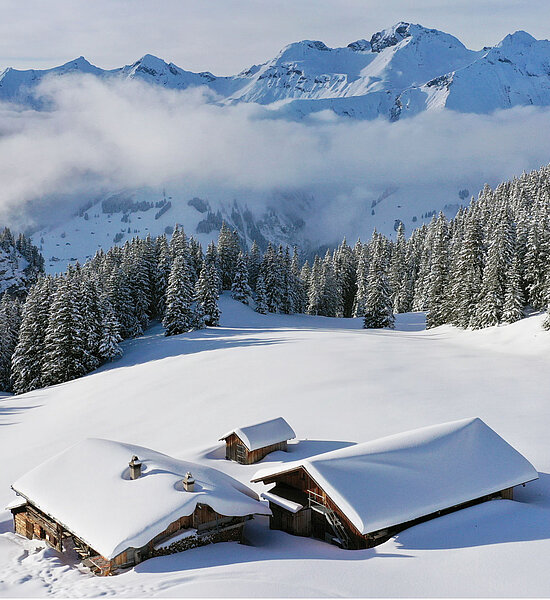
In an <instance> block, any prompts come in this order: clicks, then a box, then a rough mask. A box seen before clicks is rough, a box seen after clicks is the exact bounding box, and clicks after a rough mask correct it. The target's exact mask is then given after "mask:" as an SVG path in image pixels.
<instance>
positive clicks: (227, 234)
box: [217, 221, 241, 290]
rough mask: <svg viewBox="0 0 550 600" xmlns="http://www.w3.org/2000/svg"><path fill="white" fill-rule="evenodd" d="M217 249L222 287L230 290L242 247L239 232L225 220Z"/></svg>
mask: <svg viewBox="0 0 550 600" xmlns="http://www.w3.org/2000/svg"><path fill="white" fill-rule="evenodd" d="M217 250H218V264H219V268H220V274H221V282H222V289H224V290H230V289H231V286H232V285H233V279H234V277H235V271H236V269H237V259H238V256H239V252H240V250H241V248H240V244H239V236H238V234H237V232H236V231H231V230H230V229H229V227H228V226H227V225H226V223H225V221H224V222H223V223H222V227H221V229H220V235H219V237H218V248H217Z"/></svg>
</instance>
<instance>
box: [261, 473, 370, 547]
mask: <svg viewBox="0 0 550 600" xmlns="http://www.w3.org/2000/svg"><path fill="white" fill-rule="evenodd" d="M263 481H264V483H266V484H268V483H275V482H276V483H277V484H283V485H287V486H289V487H292V488H295V489H298V490H300V491H301V492H304V493H307V492H308V491H312V492H314V493H315V494H318V495H319V496H321V497H322V499H323V503H324V504H325V506H327V507H328V508H330V509H332V510H333V511H334V512H335V513H336V515H337V516H338V518H339V519H340V521H342V523H343V525H344V527H345V529H346V533H347V534H348V536H349V538H350V548H354V549H360V548H366V547H367V540H366V539H365V537H364V536H363V535H362V534H361V532H360V531H359V530H358V529H357V528H356V527H355V525H354V524H353V523H352V522H351V521H350V520H349V519H348V518H347V517H346V515H345V514H344V513H343V512H342V511H341V509H340V508H339V507H338V506H337V504H336V503H335V502H334V501H333V500H332V498H331V497H330V496H329V495H328V494H327V493H326V491H325V490H324V489H323V488H322V487H321V486H320V485H319V484H318V483H317V482H316V481H315V479H314V478H313V477H312V476H311V475H310V474H309V473H308V472H307V471H306V470H305V469H304V467H298V468H296V469H293V470H291V471H287V472H286V473H281V474H279V475H273V476H271V477H267V478H266V479H264V480H263ZM269 506H270V508H271V510H272V511H273V510H274V508H275V505H274V504H273V503H271V502H270V503H269ZM306 508H307V507H306ZM306 508H304V509H302V510H301V511H299V512H298V513H295V514H296V515H299V514H300V513H301V512H303V511H304V510H306ZM283 510H284V509H283ZM308 510H309V509H308ZM275 511H276V512H278V511H277V508H275ZM285 512H286V511H285ZM312 512H315V511H312ZM295 518H296V517H295ZM299 518H300V517H299ZM323 519H324V521H326V519H325V518H324V517H323ZM311 521H312V525H311V526H310V528H309V529H310V531H312V530H313V527H314V525H317V527H316V532H317V533H318V534H321V527H320V523H319V521H318V520H316V518H315V515H311ZM287 524H288V521H287ZM291 527H292V529H296V528H297V529H299V530H300V531H305V530H306V529H307V528H306V527H304V526H303V525H298V524H292V526H291ZM274 529H275V527H274ZM281 529H283V528H282V527H281ZM283 531H287V529H283ZM331 532H332V529H331V527H330V525H329V524H328V522H327V523H326V528H325V530H324V531H323V535H322V536H321V535H317V536H315V537H321V539H324V538H325V535H324V534H325V533H327V534H330V533H331ZM289 533H293V531H290V532H289ZM296 535H305V534H303V533H299V534H296Z"/></svg>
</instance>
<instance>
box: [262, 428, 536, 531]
mask: <svg viewBox="0 0 550 600" xmlns="http://www.w3.org/2000/svg"><path fill="white" fill-rule="evenodd" d="M300 466H303V467H304V468H305V469H306V471H307V472H308V473H309V474H310V475H311V476H312V477H313V478H314V479H315V481H317V483H319V484H320V485H321V487H322V488H323V489H324V490H325V491H326V492H327V494H328V495H329V496H330V498H331V499H332V500H333V501H334V502H335V503H336V505H337V506H339V507H340V509H341V510H342V511H343V512H344V514H345V515H346V516H347V517H348V518H349V520H350V521H351V522H352V523H353V524H354V525H355V527H357V529H358V530H359V531H360V532H361V533H363V534H365V533H370V532H373V531H378V530H380V529H384V528H386V527H391V526H392V525H398V524H399V523H406V522H407V521H412V520H414V519H417V518H419V517H422V516H424V515H429V514H432V513H435V512H436V511H438V510H444V509H446V508H450V507H451V506H456V505H457V504H462V503H464V502H468V501H470V500H475V499H476V498H481V497H482V496H485V495H488V494H493V493H495V492H499V491H500V490H504V489H507V488H510V487H514V486H516V485H520V484H522V483H525V482H528V481H532V480H534V479H537V478H538V475H537V472H536V471H535V469H534V468H533V466H532V465H531V464H530V463H529V461H527V460H525V458H524V457H523V456H521V454H519V453H518V452H517V451H516V450H514V448H512V447H511V446H510V445H509V444H507V443H506V442H505V441H504V440H503V439H502V438H501V437H500V436H499V435H498V434H496V433H495V432H494V431H493V430H492V429H491V428H490V427H488V426H487V425H486V424H485V423H484V422H483V421H482V420H481V419H479V418H477V417H476V418H472V419H461V420H459V421H452V422H451V423H442V424H438V425H431V426H429V427H422V428H420V429H416V430H414V431H406V432H404V433H398V434H396V435H391V436H388V437H385V438H382V439H380V440H373V441H372V442H364V443H362V444H354V445H353V446H350V447H348V448H339V449H338V450H332V451H331V452H326V453H324V454H319V455H317V456H312V457H311V458H308V459H305V460H302V461H297V462H295V463H289V464H285V465H283V466H281V467H275V468H271V469H269V468H268V469H262V470H261V471H259V472H258V473H256V474H255V475H254V480H258V479H261V480H263V479H265V478H266V477H268V476H269V475H274V474H276V473H280V472H281V471H287V470H291V469H294V468H298V467H300Z"/></svg>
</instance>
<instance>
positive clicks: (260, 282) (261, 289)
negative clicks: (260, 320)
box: [254, 273, 268, 315]
mask: <svg viewBox="0 0 550 600" xmlns="http://www.w3.org/2000/svg"><path fill="white" fill-rule="evenodd" d="M254 310H255V311H256V312H258V313H260V314H262V315H265V314H267V312H268V306H267V291H266V289H265V284H264V278H263V276H262V274H261V273H260V274H259V275H258V279H257V281H256V308H255V309H254Z"/></svg>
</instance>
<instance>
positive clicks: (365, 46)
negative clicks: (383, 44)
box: [348, 40, 372, 52]
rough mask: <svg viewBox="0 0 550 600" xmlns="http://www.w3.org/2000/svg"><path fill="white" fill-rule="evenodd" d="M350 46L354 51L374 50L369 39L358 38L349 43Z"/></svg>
mask: <svg viewBox="0 0 550 600" xmlns="http://www.w3.org/2000/svg"><path fill="white" fill-rule="evenodd" d="M348 48H349V49H350V50H353V51H354V52H370V51H371V50H372V48H371V45H370V42H369V41H368V40H357V41H355V42H351V44H348Z"/></svg>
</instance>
